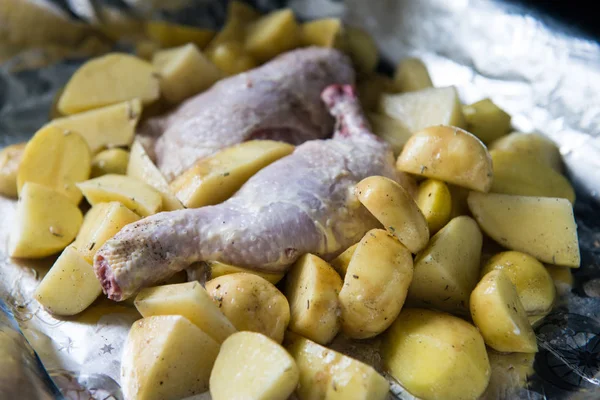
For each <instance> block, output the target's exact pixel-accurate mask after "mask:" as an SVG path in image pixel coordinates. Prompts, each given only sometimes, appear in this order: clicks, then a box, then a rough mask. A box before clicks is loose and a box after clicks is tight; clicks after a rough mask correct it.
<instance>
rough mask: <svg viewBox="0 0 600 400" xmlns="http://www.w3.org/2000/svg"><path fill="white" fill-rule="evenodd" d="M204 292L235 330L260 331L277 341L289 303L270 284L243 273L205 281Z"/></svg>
mask: <svg viewBox="0 0 600 400" xmlns="http://www.w3.org/2000/svg"><path fill="white" fill-rule="evenodd" d="M206 291H207V292H208V294H209V295H211V297H212V299H213V301H214V302H215V304H217V306H219V309H220V310H221V311H222V312H223V314H225V316H226V317H227V318H229V321H231V323H232V324H233V326H235V328H236V329H237V330H238V331H253V332H259V333H262V334H264V335H266V336H268V337H270V338H271V339H273V340H275V341H276V342H278V343H281V341H282V340H283V334H284V333H285V330H286V328H287V326H288V324H289V322H290V306H289V304H288V301H287V299H286V298H285V296H284V295H283V294H282V293H281V292H280V291H279V290H278V289H277V288H276V287H275V286H273V284H272V283H270V282H268V281H267V280H265V279H263V278H261V277H260V276H257V275H254V274H247V273H237V274H229V275H223V276H220V277H218V278H215V279H211V280H210V281H208V282H206Z"/></svg>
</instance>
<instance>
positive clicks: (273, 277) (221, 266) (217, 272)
mask: <svg viewBox="0 0 600 400" xmlns="http://www.w3.org/2000/svg"><path fill="white" fill-rule="evenodd" d="M206 264H207V266H208V268H209V270H210V275H209V276H210V279H215V278H218V277H219V276H223V275H229V274H236V273H238V272H246V273H248V274H254V275H258V276H260V277H261V278H263V279H266V280H267V281H269V282H271V283H272V284H273V285H275V284H276V283H277V282H279V281H280V280H281V279H283V276H284V274H283V273H278V272H272V273H270V272H260V271H255V270H252V269H248V268H242V267H236V266H235V265H230V264H225V263H222V262H219V261H207V262H206Z"/></svg>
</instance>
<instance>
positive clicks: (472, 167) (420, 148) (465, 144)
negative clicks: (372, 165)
mask: <svg viewBox="0 0 600 400" xmlns="http://www.w3.org/2000/svg"><path fill="white" fill-rule="evenodd" d="M396 168H398V169H399V170H400V171H404V172H408V173H411V174H415V175H420V176H424V177H427V178H433V179H439V180H441V181H444V182H448V183H453V184H455V185H458V186H463V187H466V188H468V189H471V190H478V191H480V192H487V191H489V190H490V187H491V186H492V180H493V179H492V178H493V176H494V173H493V169H492V158H491V157H490V154H489V153H488V151H487V149H486V147H485V145H484V144H483V143H481V141H480V140H479V139H477V138H476V137H475V136H473V135H471V134H470V133H469V132H467V131H464V130H462V129H460V128H456V127H452V126H432V127H429V128H426V129H423V130H422V131H419V132H417V133H415V134H414V135H413V136H411V138H410V139H409V140H408V142H407V143H406V144H405V145H404V148H403V149H402V153H400V156H399V157H398V161H397V162H396Z"/></svg>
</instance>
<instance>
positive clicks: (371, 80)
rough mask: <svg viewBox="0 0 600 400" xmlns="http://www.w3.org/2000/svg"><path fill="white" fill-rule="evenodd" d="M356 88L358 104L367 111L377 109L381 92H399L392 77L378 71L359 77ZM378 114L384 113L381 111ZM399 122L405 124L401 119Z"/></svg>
mask: <svg viewBox="0 0 600 400" xmlns="http://www.w3.org/2000/svg"><path fill="white" fill-rule="evenodd" d="M357 90H358V98H359V99H360V104H361V105H362V107H363V109H364V110H368V111H376V110H377V108H378V107H379V100H380V97H381V95H382V94H384V93H398V92H399V89H398V87H397V86H396V82H394V80H393V79H392V78H390V77H389V76H386V75H383V74H379V73H374V74H372V75H367V76H366V77H362V79H361V77H359V81H358V83H357ZM380 114H382V115H385V114H383V113H380ZM400 122H401V123H402V124H403V125H405V126H406V124H404V123H403V122H402V121H400ZM407 128H408V126H407Z"/></svg>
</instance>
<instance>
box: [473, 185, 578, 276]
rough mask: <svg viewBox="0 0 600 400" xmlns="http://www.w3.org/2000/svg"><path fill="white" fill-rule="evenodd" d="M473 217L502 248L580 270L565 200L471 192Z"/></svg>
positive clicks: (570, 213)
mask: <svg viewBox="0 0 600 400" xmlns="http://www.w3.org/2000/svg"><path fill="white" fill-rule="evenodd" d="M467 201H468V203H469V209H470V210H471V212H472V213H473V216H474V217H475V219H476V220H477V222H478V223H479V225H480V226H481V229H483V230H484V231H485V233H487V234H488V235H489V236H490V237H491V238H492V239H494V240H495V241H496V242H498V243H500V244H501V245H502V246H504V247H506V248H508V249H511V250H517V251H521V252H524V253H527V254H530V255H532V256H534V257H535V258H537V259H538V260H539V261H542V262H545V263H550V264H555V265H562V266H565V267H571V268H579V263H580V262H581V260H580V256H579V241H578V239H577V225H576V223H575V217H574V216H573V207H572V206H571V203H569V201H568V200H565V199H555V198H549V197H526V196H512V195H507V194H496V193H477V192H471V193H470V194H469V198H468V199H467Z"/></svg>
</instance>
